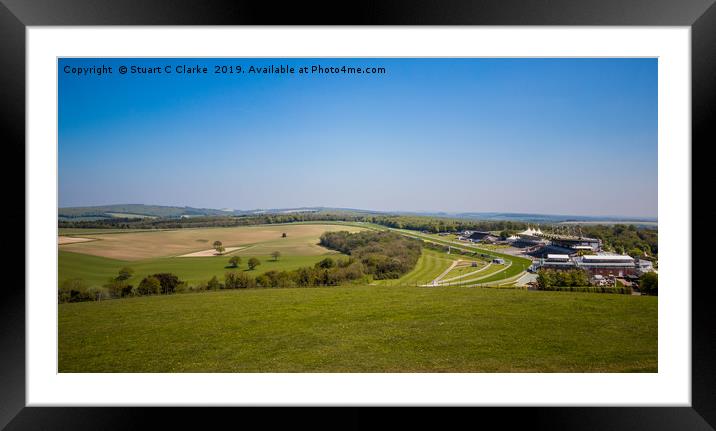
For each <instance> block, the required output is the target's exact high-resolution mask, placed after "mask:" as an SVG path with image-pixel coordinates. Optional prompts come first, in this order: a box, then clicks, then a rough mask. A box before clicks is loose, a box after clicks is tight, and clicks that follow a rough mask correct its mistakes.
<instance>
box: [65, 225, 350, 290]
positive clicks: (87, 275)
mask: <svg viewBox="0 0 716 431" xmlns="http://www.w3.org/2000/svg"><path fill="white" fill-rule="evenodd" d="M330 230H345V231H351V232H357V231H359V230H361V228H358V227H354V226H338V225H320V224H310V225H309V224H296V225H290V226H288V225H273V226H258V227H253V226H251V227H236V228H206V229H186V230H181V231H149V232H146V231H145V232H128V233H107V234H97V233H88V234H86V235H81V236H80V235H77V234H75V235H77V236H70V237H67V238H84V237H87V238H91V239H94V240H93V241H90V242H79V243H70V244H66V245H61V246H60V247H59V255H58V266H59V268H58V280H59V281H60V282H62V281H63V280H67V279H74V278H79V279H82V280H84V281H86V282H88V283H89V284H90V285H94V286H101V285H102V284H103V283H105V282H106V281H107V280H108V279H109V278H110V277H113V276H115V275H116V274H117V271H118V270H119V269H120V268H122V267H124V266H130V267H131V268H132V269H134V271H135V275H134V278H133V279H132V280H130V282H138V281H139V280H141V279H142V278H143V277H145V276H147V275H149V274H154V273H159V272H171V273H174V274H176V275H178V276H179V277H180V278H181V279H182V280H184V281H187V282H189V283H198V282H201V281H206V280H208V279H209V278H211V277H213V276H215V275H216V276H219V277H221V276H223V274H224V272H225V271H226V266H227V264H228V259H229V257H230V256H239V257H241V259H242V260H243V261H244V262H246V261H248V259H249V258H251V257H256V258H258V259H259V260H260V261H261V265H260V266H258V267H257V268H256V269H255V270H253V271H251V274H252V275H258V274H262V273H264V272H267V271H270V270H279V271H281V270H292V269H296V268H300V267H304V266H312V265H313V264H315V263H316V262H318V261H319V260H321V259H323V258H324V257H325V256H327V255H335V254H337V253H336V252H335V251H331V250H328V249H326V248H323V247H321V246H319V245H317V244H318V237H319V236H320V234H321V233H323V232H326V231H330ZM284 232H285V233H286V238H282V234H283V233H284ZM73 233H74V232H73ZM199 240H201V241H199ZM214 240H221V241H222V242H223V243H224V245H226V246H231V245H236V246H239V245H241V246H242V248H240V249H239V250H237V251H234V252H231V253H227V255H224V256H207V257H181V258H180V257H177V256H181V255H183V254H185V253H191V252H197V251H202V250H206V249H207V248H211V246H212V243H213V241H214ZM227 248H228V247H227ZM274 251H279V252H280V253H281V257H280V258H279V259H278V260H276V259H274V258H273V257H271V253H272V252H274ZM240 269H243V270H246V266H245V265H244V266H243V267H240Z"/></svg>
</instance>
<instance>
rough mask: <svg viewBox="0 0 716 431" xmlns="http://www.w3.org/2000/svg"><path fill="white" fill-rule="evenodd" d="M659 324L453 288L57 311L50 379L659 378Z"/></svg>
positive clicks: (623, 309) (251, 294) (636, 314)
mask: <svg viewBox="0 0 716 431" xmlns="http://www.w3.org/2000/svg"><path fill="white" fill-rule="evenodd" d="M656 315H657V298H656V297H631V296H627V295H603V294H588V293H587V294H585V293H565V292H528V291H524V290H494V289H479V288H459V287H452V288H440V287H435V288H416V287H379V286H363V287H358V286H353V287H337V288H336V287H334V288H306V289H249V290H234V291H218V292H207V293H196V294H182V295H168V296H152V297H141V298H128V299H118V300H111V301H101V302H85V303H73V304H60V305H59V371H60V372H656V371H657V342H656V334H657V319H656ZM209 316H210V317H209Z"/></svg>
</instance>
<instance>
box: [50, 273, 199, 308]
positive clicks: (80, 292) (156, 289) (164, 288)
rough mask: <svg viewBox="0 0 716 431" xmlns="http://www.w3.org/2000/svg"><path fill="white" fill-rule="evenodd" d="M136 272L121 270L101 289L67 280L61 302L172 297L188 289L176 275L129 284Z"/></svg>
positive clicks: (82, 282) (154, 277)
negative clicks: (136, 297)
mask: <svg viewBox="0 0 716 431" xmlns="http://www.w3.org/2000/svg"><path fill="white" fill-rule="evenodd" d="M133 274H134V271H133V270H132V269H131V268H129V267H124V268H122V269H120V270H119V272H118V274H117V276H115V277H113V278H111V279H109V280H108V281H107V282H106V283H105V284H104V285H103V286H102V287H101V288H99V287H95V286H89V285H88V284H87V283H86V282H85V281H84V280H82V279H69V280H65V281H64V282H63V283H62V284H61V285H60V288H59V291H58V300H59V302H83V301H100V300H102V299H114V298H126V297H128V296H148V295H170V294H172V293H176V292H177V291H180V290H184V289H186V288H187V284H186V283H185V282H183V281H181V280H180V279H179V277H177V276H176V275H174V274H171V273H168V272H162V273H157V274H152V275H148V276H146V277H144V278H143V279H142V280H141V281H140V282H139V284H138V285H136V286H134V285H132V284H130V283H129V279H130V278H131V277H132V275H133Z"/></svg>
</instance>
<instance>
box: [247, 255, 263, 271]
mask: <svg viewBox="0 0 716 431" xmlns="http://www.w3.org/2000/svg"><path fill="white" fill-rule="evenodd" d="M248 265H249V269H250V270H254V269H256V267H257V266H259V265H261V262H260V261H259V260H258V259H256V258H255V257H252V258H251V259H249V261H248Z"/></svg>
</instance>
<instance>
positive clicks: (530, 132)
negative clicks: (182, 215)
mask: <svg viewBox="0 0 716 431" xmlns="http://www.w3.org/2000/svg"><path fill="white" fill-rule="evenodd" d="M197 63H200V64H202V65H206V66H207V67H208V68H209V74H207V75H205V76H196V75H192V76H188V75H179V74H176V73H172V74H161V75H131V74H126V75H121V74H119V73H117V70H118V68H119V66H120V65H126V66H131V65H141V66H149V67H152V66H161V67H164V66H165V65H169V66H171V67H172V68H173V67H174V66H176V65H179V64H189V65H194V64H197ZM102 64H104V65H107V66H111V67H112V68H113V72H114V73H112V74H104V75H101V76H76V75H73V74H67V73H64V72H63V70H64V68H65V66H70V67H90V66H95V65H102ZM216 64H225V65H234V66H235V65H241V66H242V67H244V68H248V67H249V66H250V65H261V66H265V65H270V64H284V65H286V64H288V65H290V66H294V67H296V68H298V67H301V66H310V65H313V64H321V65H323V66H342V65H346V66H364V65H371V66H379V67H385V69H386V71H387V73H385V74H372V75H317V74H302V75H299V74H294V75H249V74H240V75H236V74H234V75H217V74H213V73H212V72H213V66H214V65H216ZM58 84H59V102H58V108H59V131H58V136H59V201H60V206H61V207H67V206H89V205H104V204H113V203H117V204H118V203H145V204H156V205H178V206H185V205H186V206H193V207H207V208H234V209H256V208H287V207H300V206H330V207H346V208H363V209H374V210H403V211H420V210H424V211H447V212H463V211H475V212H481V211H496V212H529V213H547V214H574V215H623V216H645V217H656V216H657V60H656V59H194V60H187V59H60V61H59V69H58Z"/></svg>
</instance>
